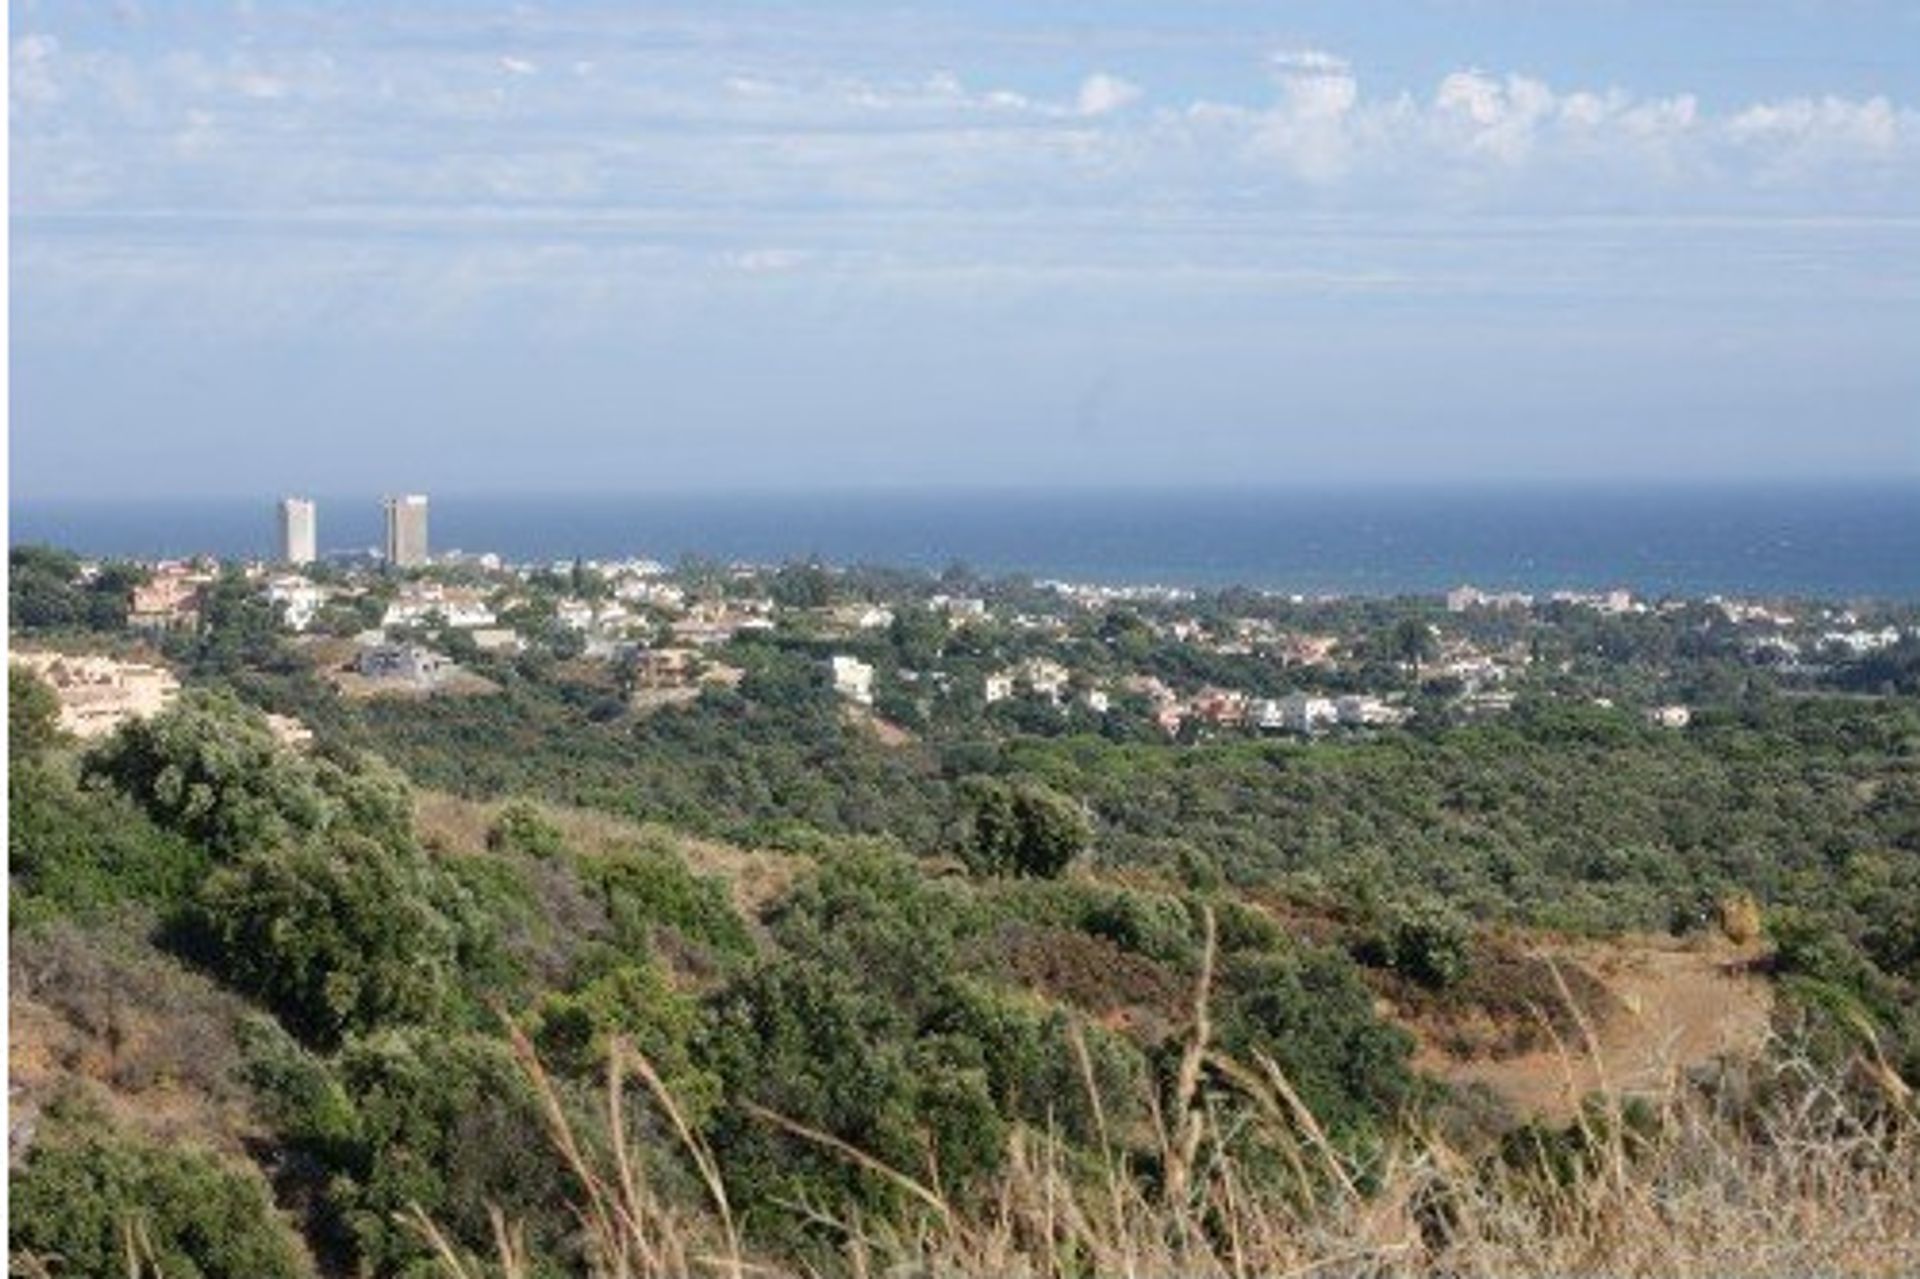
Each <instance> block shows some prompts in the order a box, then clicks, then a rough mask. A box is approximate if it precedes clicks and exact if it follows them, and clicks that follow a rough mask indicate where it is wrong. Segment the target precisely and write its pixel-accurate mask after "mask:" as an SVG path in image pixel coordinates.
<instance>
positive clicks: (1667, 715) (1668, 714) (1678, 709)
mask: <svg viewBox="0 0 1920 1279" xmlns="http://www.w3.org/2000/svg"><path fill="white" fill-rule="evenodd" d="M1647 723H1649V724H1652V725H1653V726H1654V727H1655V728H1685V727H1686V726H1687V725H1689V724H1691V723H1693V711H1692V710H1691V709H1690V708H1689V707H1685V706H1681V705H1678V704H1675V705H1671V706H1655V707H1652V708H1650V709H1649V710H1648V711H1647Z"/></svg>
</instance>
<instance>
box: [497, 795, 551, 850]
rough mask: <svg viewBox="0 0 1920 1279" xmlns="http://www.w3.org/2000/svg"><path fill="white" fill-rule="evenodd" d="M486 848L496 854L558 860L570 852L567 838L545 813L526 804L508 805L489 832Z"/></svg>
mask: <svg viewBox="0 0 1920 1279" xmlns="http://www.w3.org/2000/svg"><path fill="white" fill-rule="evenodd" d="M487 847H488V848H490V849H492V850H493V851H494V852H516V853H525V854H526V855H527V856H529V857H558V856H560V855H561V854H562V853H565V852H566V851H567V841H566V837H565V836H564V835H562V834H561V833H560V828H559V827H558V826H555V825H554V824H553V823H552V822H550V821H548V820H547V817H546V814H544V813H542V812H541V811H540V809H539V808H537V807H536V806H534V805H532V804H529V803H526V802H524V801H522V802H518V803H512V804H508V805H507V806H506V807H505V808H504V809H502V810H501V811H500V816H499V817H498V818H496V819H495V820H494V823H493V825H492V826H491V827H489V828H488V830H487Z"/></svg>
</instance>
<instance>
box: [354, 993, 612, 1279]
mask: <svg viewBox="0 0 1920 1279" xmlns="http://www.w3.org/2000/svg"><path fill="white" fill-rule="evenodd" d="M336 1069H337V1072H338V1076H339V1080H340V1084H341V1087H342V1089H343V1090H344V1091H345V1093H346V1095H347V1096H348V1097H350V1098H351V1099H352V1102H353V1107H354V1112H355V1120H354V1122H355V1128H356V1130H357V1132H358V1142H357V1143H356V1144H355V1145H354V1146H353V1147H352V1149H351V1151H350V1152H349V1153H348V1156H347V1157H346V1158H345V1159H343V1160H342V1161H341V1162H339V1163H338V1164H336V1165H335V1166H334V1168H333V1172H334V1173H335V1181H334V1184H333V1185H332V1187H331V1188H330V1190H329V1195H330V1198H331V1200H332V1204H331V1207H332V1208H333V1211H334V1212H335V1213H336V1214H337V1216H338V1219H339V1220H341V1221H342V1222H344V1223H345V1227H346V1230H347V1232H348V1236H349V1238H350V1240H351V1247H352V1251H353V1252H354V1253H355V1254H356V1255H357V1257H358V1259H359V1262H360V1265H359V1270H360V1272H361V1273H372V1274H394V1273H409V1274H413V1273H417V1274H421V1275H428V1274H438V1273H439V1271H438V1270H437V1269H435V1268H432V1267H430V1266H429V1265H427V1264H426V1257H427V1252H426V1248H425V1245H424V1243H423V1241H422V1240H421V1239H420V1238H419V1236H418V1235H416V1234H415V1233H414V1232H412V1231H411V1230H409V1229H408V1228H407V1227H406V1226H405V1225H403V1224H402V1223H401V1222H400V1221H399V1220H398V1219H397V1218H398V1215H399V1214H401V1213H403V1212H405V1211H407V1210H408V1209H409V1208H410V1207H412V1206H413V1205H416V1204H417V1205H419V1206H420V1207H421V1208H422V1209H424V1210H425V1211H427V1212H428V1213H430V1214H431V1215H432V1216H433V1218H434V1219H435V1221H436V1222H437V1223H439V1224H440V1226H441V1227H442V1229H444V1230H446V1231H447V1232H448V1234H449V1235H450V1236H451V1237H452V1238H453V1239H454V1241H455V1242H456V1243H458V1244H460V1245H462V1246H465V1247H467V1248H471V1249H474V1250H475V1251H476V1252H478V1253H479V1254H481V1255H488V1254H490V1253H491V1252H492V1251H493V1233H492V1227H491V1223H490V1220H489V1217H488V1212H489V1209H490V1208H491V1207H495V1206H497V1207H498V1208H499V1209H500V1210H501V1211H502V1212H503V1213H505V1215H506V1217H507V1219H508V1220H509V1221H512V1222H515V1223H519V1224H522V1225H524V1226H525V1227H526V1228H527V1230H528V1234H529V1243H530V1244H531V1246H532V1247H533V1249H534V1250H535V1251H536V1253H540V1254H545V1255H548V1256H554V1257H566V1256H568V1255H569V1253H570V1251H571V1246H572V1245H571V1244H570V1243H569V1242H568V1236H569V1235H570V1234H571V1224H572V1223H571V1221H570V1219H569V1217H568V1214H567V1213H566V1211H565V1208H564V1203H565V1199H564V1181H565V1173H564V1172H563V1170H562V1168H561V1166H560V1162H559V1159H558V1156H557V1155H556V1154H555V1152H554V1150H553V1149H552V1147H551V1145H550V1144H549V1143H548V1140H547V1133H546V1129H545V1126H544V1124H543V1123H542V1120H541V1118H540V1112H539V1107H538V1104H537V1102H536V1101H535V1100H534V1098H533V1095H532V1092H531V1089H530V1087H529V1084H528V1081H527V1079H526V1077H525V1075H524V1074H523V1073H522V1072H521V1071H520V1069H519V1067H518V1066H517V1065H516V1064H515V1062H514V1061H513V1059H512V1055H511V1053H510V1052H509V1050H508V1048H507V1046H506V1045H505V1044H503V1043H501V1042H500V1041H499V1040H498V1039H497V1038H493V1037H481V1036H477V1035H458V1034H451V1035H450V1034H446V1033H443V1032H440V1031H418V1030H401V1031H387V1032H383V1033H380V1034H377V1035H373V1036H370V1037H368V1038H366V1039H360V1040H355V1041H354V1042H353V1043H351V1044H350V1045H348V1046H347V1048H346V1049H345V1050H344V1051H343V1052H342V1053H341V1054H340V1057H339V1060H338V1063H337V1066H336ZM577 1272H578V1271H577V1269H574V1270H567V1271H563V1272H559V1273H577Z"/></svg>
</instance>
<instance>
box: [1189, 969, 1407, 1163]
mask: <svg viewBox="0 0 1920 1279" xmlns="http://www.w3.org/2000/svg"><path fill="white" fill-rule="evenodd" d="M1223 977H1224V986H1225V991H1224V996H1225V997H1224V998H1223V999H1222V1000H1221V1010H1220V1014H1219V1036H1220V1042H1221V1044H1222V1046H1223V1047H1225V1048H1226V1050H1227V1052H1228V1055H1230V1056H1232V1057H1235V1058H1238V1059H1239V1060H1242V1061H1250V1060H1251V1059H1252V1054H1253V1052H1255V1051H1258V1052H1261V1053H1263V1054H1265V1055H1266V1056H1268V1057H1271V1058H1272V1059H1273V1060H1274V1061H1276V1062H1277V1063H1279V1065H1280V1068H1281V1069H1282V1070H1284V1071H1286V1073H1287V1076H1288V1078H1289V1079H1291V1080H1292V1082H1293V1086H1294V1087H1295V1088H1296V1089H1297V1090H1298V1091H1299V1093H1300V1096H1301V1098H1302V1099H1303V1100H1304V1101H1305V1102H1306V1103H1307V1106H1308V1107H1309V1108H1310V1109H1311V1110H1312V1111H1313V1113H1314V1114H1315V1115H1316V1116H1318V1117H1319V1119H1320V1122H1321V1123H1322V1124H1323V1125H1324V1126H1325V1127H1327V1128H1328V1129H1329V1130H1331V1131H1333V1132H1335V1133H1337V1134H1345V1135H1348V1136H1352V1135H1356V1134H1360V1133H1366V1132H1371V1131H1374V1130H1376V1129H1377V1127H1378V1126H1379V1125H1380V1124H1381V1123H1383V1122H1384V1121H1385V1120H1387V1119H1388V1118H1389V1117H1391V1116H1392V1115H1393V1113H1394V1112H1395V1111H1396V1110H1398V1109H1399V1107H1400V1106H1401V1105H1402V1104H1403V1103H1404V1102H1405V1101H1406V1099H1407V1097H1408V1096H1409V1093H1410V1091H1411V1088H1412V1084H1413V1076H1412V1074H1411V1072H1410V1071H1409V1069H1408V1066H1407V1062H1408V1059H1409V1057H1410V1055H1411V1053H1412V1048H1413V1041H1412V1039H1411V1038H1410V1037H1409V1036H1408V1035H1407V1034H1406V1032H1405V1031H1402V1030H1400V1029H1398V1028H1397V1027H1393V1026H1389V1025H1387V1024H1386V1023H1385V1022H1382V1021H1381V1020H1380V1019H1379V1018H1378V1017H1376V1016H1375V1015H1374V1011H1373V997H1372V996H1371V995H1370V994H1369V993H1368V991H1367V988H1366V986H1365V985H1364V984H1362V983H1361V981H1360V978H1359V975H1358V974H1357V973H1356V972H1355V971H1354V968H1353V965H1352V963H1351V962H1350V961H1349V960H1348V959H1347V958H1346V957H1345V956H1344V955H1341V954H1338V953H1336V952H1333V951H1327V950H1318V949H1315V950H1302V951H1293V952H1282V953H1278V954H1265V955H1246V956H1235V957H1230V958H1229V959H1228V961H1227V962H1226V964H1225V967H1224V972H1223Z"/></svg>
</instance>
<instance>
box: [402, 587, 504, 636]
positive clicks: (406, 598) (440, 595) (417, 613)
mask: <svg viewBox="0 0 1920 1279" xmlns="http://www.w3.org/2000/svg"><path fill="white" fill-rule="evenodd" d="M497 620H498V619H496V618H495V617H494V615H493V609H491V608H490V607H488V605H487V597H486V596H485V595H484V594H482V593H481V592H479V591H476V590H466V589H462V588H459V587H444V586H441V585H440V584H439V583H437V582H422V583H418V584H415V585H412V586H409V587H408V588H407V589H404V590H402V591H401V592H400V593H399V594H398V595H396V596H394V597H393V602H392V603H390V604H388V605H387V611H386V613H385V614H383V615H382V616H381V619H380V624H381V625H382V626H432V625H441V626H451V627H454V628H456V629H459V630H470V629H472V628H474V627H481V626H492V625H494V624H495V622H496V621H497Z"/></svg>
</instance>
